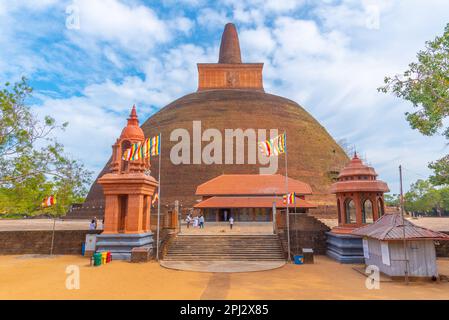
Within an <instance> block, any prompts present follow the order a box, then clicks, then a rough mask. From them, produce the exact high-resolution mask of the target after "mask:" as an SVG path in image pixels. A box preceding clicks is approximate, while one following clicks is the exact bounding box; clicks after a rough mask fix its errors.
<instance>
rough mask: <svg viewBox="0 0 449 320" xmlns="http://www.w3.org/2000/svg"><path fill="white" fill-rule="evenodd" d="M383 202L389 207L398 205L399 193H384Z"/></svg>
mask: <svg viewBox="0 0 449 320" xmlns="http://www.w3.org/2000/svg"><path fill="white" fill-rule="evenodd" d="M384 200H385V204H386V205H387V206H389V207H399V206H400V204H399V195H398V194H388V193H386V194H385V195H384Z"/></svg>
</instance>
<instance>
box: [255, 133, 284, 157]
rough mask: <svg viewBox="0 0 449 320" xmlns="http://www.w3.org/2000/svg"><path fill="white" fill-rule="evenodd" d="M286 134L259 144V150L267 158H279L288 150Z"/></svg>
mask: <svg viewBox="0 0 449 320" xmlns="http://www.w3.org/2000/svg"><path fill="white" fill-rule="evenodd" d="M285 138H286V137H285V132H284V133H283V134H281V135H278V136H277V137H275V138H273V139H270V140H266V141H263V142H259V148H260V151H261V152H262V153H264V154H265V155H266V156H267V157H271V156H273V155H274V156H278V155H280V154H281V153H285V150H286V149H287V145H286V139H285Z"/></svg>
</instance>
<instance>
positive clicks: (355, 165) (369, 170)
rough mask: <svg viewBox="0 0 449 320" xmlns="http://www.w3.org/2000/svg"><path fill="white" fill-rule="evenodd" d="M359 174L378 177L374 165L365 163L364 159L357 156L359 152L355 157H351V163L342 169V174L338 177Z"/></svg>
mask: <svg viewBox="0 0 449 320" xmlns="http://www.w3.org/2000/svg"><path fill="white" fill-rule="evenodd" d="M358 175H366V176H374V177H376V176H377V173H376V171H375V170H374V168H373V167H370V166H367V165H365V164H363V162H362V160H360V159H359V157H357V154H354V157H353V158H352V159H351V161H350V162H349V164H348V165H347V166H345V167H344V168H343V169H342V170H341V172H340V174H339V175H338V178H342V177H351V176H358Z"/></svg>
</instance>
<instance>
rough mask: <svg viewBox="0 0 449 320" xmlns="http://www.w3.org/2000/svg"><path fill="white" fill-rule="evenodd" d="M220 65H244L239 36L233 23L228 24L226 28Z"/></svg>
mask: <svg viewBox="0 0 449 320" xmlns="http://www.w3.org/2000/svg"><path fill="white" fill-rule="evenodd" d="M218 63H242V57H241V53H240V44H239V36H238V34H237V28H236V27H235V25H234V24H233V23H228V24H226V26H225V28H224V31H223V35H222V36H221V44H220V57H219V59H218Z"/></svg>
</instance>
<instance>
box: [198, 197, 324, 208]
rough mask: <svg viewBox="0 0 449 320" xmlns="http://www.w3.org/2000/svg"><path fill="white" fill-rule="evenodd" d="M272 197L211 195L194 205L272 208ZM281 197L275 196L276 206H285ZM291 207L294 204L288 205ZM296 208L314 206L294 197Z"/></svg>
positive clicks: (199, 206) (205, 206) (204, 206)
mask: <svg viewBox="0 0 449 320" xmlns="http://www.w3.org/2000/svg"><path fill="white" fill-rule="evenodd" d="M273 200H274V198H273V197H211V198H208V199H206V200H203V201H201V202H200V203H198V204H196V205H195V206H194V207H195V208H198V209H203V208H272V207H273ZM285 207H286V205H285V204H284V203H283V201H282V198H280V197H277V198H276V208H285ZM289 207H290V208H293V207H294V205H289ZM296 208H307V209H308V208H316V206H315V205H313V204H311V203H309V202H307V201H306V200H304V199H300V198H296Z"/></svg>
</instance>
